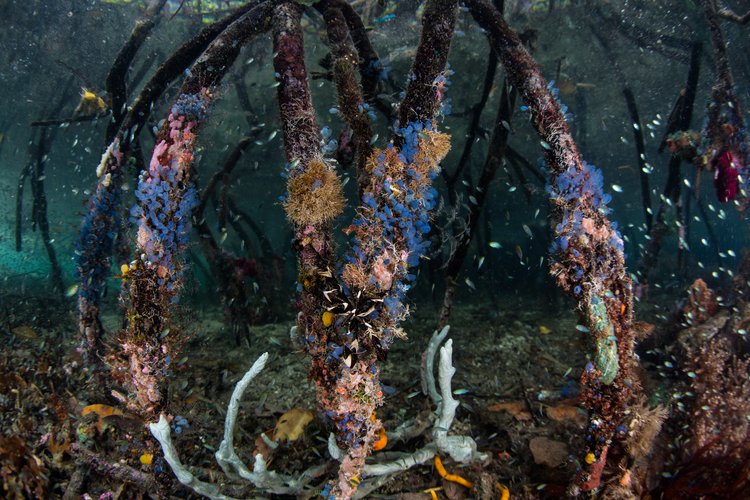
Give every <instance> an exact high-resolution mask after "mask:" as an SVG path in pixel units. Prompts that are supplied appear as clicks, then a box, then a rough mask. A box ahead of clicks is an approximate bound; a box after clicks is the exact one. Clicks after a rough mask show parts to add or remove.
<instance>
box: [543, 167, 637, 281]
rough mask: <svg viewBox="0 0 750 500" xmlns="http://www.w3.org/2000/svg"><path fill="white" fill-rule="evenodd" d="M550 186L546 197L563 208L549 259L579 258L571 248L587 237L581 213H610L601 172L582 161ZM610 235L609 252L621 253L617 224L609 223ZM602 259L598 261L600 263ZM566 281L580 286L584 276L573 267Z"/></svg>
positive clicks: (576, 250)
mask: <svg viewBox="0 0 750 500" xmlns="http://www.w3.org/2000/svg"><path fill="white" fill-rule="evenodd" d="M552 182H553V183H554V184H552V185H548V186H547V193H548V194H549V197H550V199H551V200H552V201H553V203H557V204H561V205H563V208H562V220H561V222H560V223H559V224H557V226H556V227H555V239H554V241H553V242H552V246H551V248H550V254H551V255H552V258H553V259H559V258H561V257H564V256H565V255H566V254H568V253H570V254H572V256H573V257H574V258H575V259H579V258H581V253H580V251H579V250H578V249H577V248H571V245H572V244H573V242H577V241H579V238H580V237H581V236H585V235H586V234H587V231H586V229H585V228H584V227H583V219H584V213H585V211H589V210H590V211H593V212H599V213H601V214H602V215H607V214H608V213H609V212H610V209H609V208H608V207H607V204H608V203H610V201H611V200H612V197H611V196H610V195H609V194H608V193H605V192H604V177H603V175H602V172H601V170H599V169H598V168H596V167H595V166H593V165H589V164H588V163H586V162H585V161H584V162H583V163H582V165H581V168H578V167H577V166H576V165H570V166H568V168H567V169H566V170H565V171H563V172H562V173H560V174H559V175H557V176H554V177H553V181H552ZM610 227H611V229H612V235H611V236H610V241H609V244H610V246H612V248H615V249H616V250H618V251H620V252H623V250H624V248H623V242H622V236H621V235H620V233H619V232H618V231H617V222H615V221H613V222H612V223H611V226H610ZM601 258H602V257H598V259H601ZM569 275H570V278H571V279H572V280H573V281H575V282H580V280H581V279H582V278H583V275H584V272H583V269H581V267H579V266H577V265H575V266H573V267H572V268H571V269H570V271H569ZM572 291H573V293H574V294H575V295H580V293H581V291H582V289H581V286H580V285H574V286H573V288H572Z"/></svg>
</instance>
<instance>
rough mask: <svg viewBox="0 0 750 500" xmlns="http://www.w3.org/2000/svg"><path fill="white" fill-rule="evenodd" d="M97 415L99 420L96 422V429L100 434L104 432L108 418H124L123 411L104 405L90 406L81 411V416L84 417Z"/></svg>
mask: <svg viewBox="0 0 750 500" xmlns="http://www.w3.org/2000/svg"><path fill="white" fill-rule="evenodd" d="M92 413H93V414H95V415H97V416H98V417H99V418H98V419H97V421H96V429H97V430H98V431H99V432H102V431H104V426H105V424H106V421H105V420H104V419H105V418H107V417H112V416H122V411H121V410H119V409H117V408H115V407H114V406H109V405H104V404H93V405H88V406H85V407H84V408H83V410H81V415H83V416H84V417H85V416H86V415H90V414H92Z"/></svg>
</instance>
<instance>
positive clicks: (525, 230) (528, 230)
mask: <svg viewBox="0 0 750 500" xmlns="http://www.w3.org/2000/svg"><path fill="white" fill-rule="evenodd" d="M523 232H524V233H526V236H528V237H529V239H531V240H533V239H534V233H532V232H531V228H530V227H529V226H527V225H526V224H524V225H523Z"/></svg>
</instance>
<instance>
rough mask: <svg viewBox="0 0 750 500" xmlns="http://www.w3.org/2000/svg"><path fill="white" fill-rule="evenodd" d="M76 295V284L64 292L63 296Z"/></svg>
mask: <svg viewBox="0 0 750 500" xmlns="http://www.w3.org/2000/svg"><path fill="white" fill-rule="evenodd" d="M77 293H78V283H76V284H74V285H70V286H69V287H68V289H67V290H65V296H66V297H72V296H73V295H75V294H77Z"/></svg>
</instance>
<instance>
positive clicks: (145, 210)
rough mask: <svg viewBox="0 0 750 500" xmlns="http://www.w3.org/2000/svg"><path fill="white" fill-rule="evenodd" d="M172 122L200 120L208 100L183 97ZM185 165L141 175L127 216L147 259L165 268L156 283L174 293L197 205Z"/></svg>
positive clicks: (158, 168)
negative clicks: (142, 233) (141, 235)
mask: <svg viewBox="0 0 750 500" xmlns="http://www.w3.org/2000/svg"><path fill="white" fill-rule="evenodd" d="M171 112H172V117H171V118H172V119H173V120H174V119H177V118H178V117H184V118H185V120H184V123H187V122H190V121H196V122H197V121H200V120H202V119H203V118H205V116H206V114H207V112H208V100H207V99H206V98H204V97H203V96H202V95H201V94H182V95H181V96H180V97H179V98H178V99H177V100H176V101H175V103H174V104H173V105H172V108H171ZM184 169H185V166H181V165H179V163H178V160H177V159H174V158H173V159H172V160H171V162H170V164H169V165H157V166H156V172H153V171H152V172H151V173H150V174H149V173H146V172H144V173H143V174H141V176H140V179H139V182H138V189H137V190H136V192H135V196H136V198H137V199H138V202H139V203H138V204H137V205H136V206H134V207H133V208H132V209H131V211H130V215H131V218H132V220H133V221H134V222H135V223H136V224H137V225H138V226H139V230H140V231H145V232H146V234H147V236H148V238H147V239H146V243H145V248H144V249H143V250H144V252H145V254H146V258H147V260H148V261H149V262H150V263H151V264H153V265H156V266H158V267H164V268H165V269H166V270H167V275H166V276H165V277H163V278H161V277H160V278H158V284H159V285H160V286H161V285H166V287H167V290H169V291H172V290H174V287H175V285H176V284H177V282H178V279H179V278H180V276H181V266H177V265H176V262H177V259H178V258H179V255H180V253H181V251H182V249H183V248H184V247H185V246H186V245H187V244H188V242H189V241H190V230H191V214H192V211H193V209H194V208H195V207H197V206H198V196H197V194H196V191H195V187H194V186H193V185H192V183H191V182H190V181H189V180H186V179H185V172H184V171H183V170H184Z"/></svg>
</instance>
